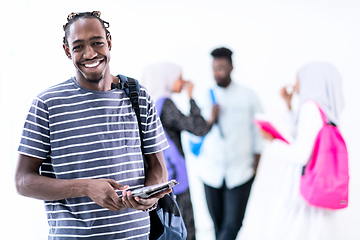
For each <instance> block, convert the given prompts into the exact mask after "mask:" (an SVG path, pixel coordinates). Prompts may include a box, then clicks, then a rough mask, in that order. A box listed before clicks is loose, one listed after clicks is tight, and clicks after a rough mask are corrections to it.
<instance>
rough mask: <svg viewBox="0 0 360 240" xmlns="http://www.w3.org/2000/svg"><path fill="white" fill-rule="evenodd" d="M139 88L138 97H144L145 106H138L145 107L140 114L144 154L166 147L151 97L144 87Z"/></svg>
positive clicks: (164, 137) (161, 127)
mask: <svg viewBox="0 0 360 240" xmlns="http://www.w3.org/2000/svg"><path fill="white" fill-rule="evenodd" d="M140 90H141V93H140V95H141V96H140V98H145V99H146V101H144V103H145V106H140V107H141V110H143V109H144V110H145V109H146V112H144V115H143V116H141V119H142V127H143V143H144V154H151V153H156V152H160V151H162V150H164V149H166V148H167V147H168V143H167V140H166V136H165V132H164V129H163V126H162V124H161V121H160V117H159V115H158V113H157V111H156V108H155V104H154V102H153V100H152V98H151V97H150V95H149V94H148V92H147V91H146V89H145V88H143V87H141V89H140ZM143 121H144V122H143Z"/></svg>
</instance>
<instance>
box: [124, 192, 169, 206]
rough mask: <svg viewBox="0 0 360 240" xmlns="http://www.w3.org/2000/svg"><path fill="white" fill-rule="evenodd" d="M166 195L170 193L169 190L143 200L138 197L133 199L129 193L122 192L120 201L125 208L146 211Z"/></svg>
mask: <svg viewBox="0 0 360 240" xmlns="http://www.w3.org/2000/svg"><path fill="white" fill-rule="evenodd" d="M168 193H171V189H168V190H166V191H163V192H161V193H158V194H156V195H154V196H152V197H150V198H147V199H144V198H139V197H135V198H134V197H133V195H132V193H131V192H130V191H128V192H127V191H123V192H122V198H121V200H122V203H123V205H125V206H126V207H127V208H132V209H136V210H146V209H149V208H151V207H152V206H154V204H155V203H157V201H158V200H159V199H160V198H163V197H164V196H165V195H166V194H168Z"/></svg>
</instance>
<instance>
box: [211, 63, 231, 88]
mask: <svg viewBox="0 0 360 240" xmlns="http://www.w3.org/2000/svg"><path fill="white" fill-rule="evenodd" d="M232 70H233V67H232V65H231V63H230V61H229V60H228V59H227V58H214V60H213V71H214V78H215V80H216V83H217V85H219V86H220V87H227V86H228V85H229V83H230V81H231V78H230V74H231V71H232Z"/></svg>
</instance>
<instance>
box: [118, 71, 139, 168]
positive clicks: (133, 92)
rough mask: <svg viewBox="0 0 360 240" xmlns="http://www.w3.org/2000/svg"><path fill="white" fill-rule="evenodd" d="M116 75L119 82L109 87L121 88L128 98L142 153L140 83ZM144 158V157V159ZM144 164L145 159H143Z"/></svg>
mask: <svg viewBox="0 0 360 240" xmlns="http://www.w3.org/2000/svg"><path fill="white" fill-rule="evenodd" d="M116 77H118V78H119V83H118V84H114V83H111V88H112V89H114V88H118V89H123V90H124V91H125V93H126V95H127V96H128V97H129V98H130V101H131V104H132V107H133V109H134V111H135V114H136V118H137V122H138V127H139V134H140V141H141V152H142V153H144V142H143V138H144V136H143V132H142V126H141V117H140V107H139V93H140V85H139V82H138V81H137V80H135V79H133V78H130V77H126V76H124V75H120V74H119V75H117V76H116ZM144 160H145V159H144ZM144 164H145V161H144Z"/></svg>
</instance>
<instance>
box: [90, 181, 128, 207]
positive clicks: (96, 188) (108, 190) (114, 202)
mask: <svg viewBox="0 0 360 240" xmlns="http://www.w3.org/2000/svg"><path fill="white" fill-rule="evenodd" d="M127 188H129V186H124V185H122V184H119V183H117V182H116V181H115V180H113V179H91V180H89V183H88V184H87V186H86V188H85V193H86V196H88V197H90V198H91V199H92V200H93V201H94V202H95V203H97V204H98V205H100V206H101V207H103V208H107V209H110V210H111V211H120V210H123V209H125V208H126V206H125V205H124V204H123V202H122V201H121V199H120V198H119V196H118V194H117V193H116V192H115V190H114V189H118V190H126V189H127Z"/></svg>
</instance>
